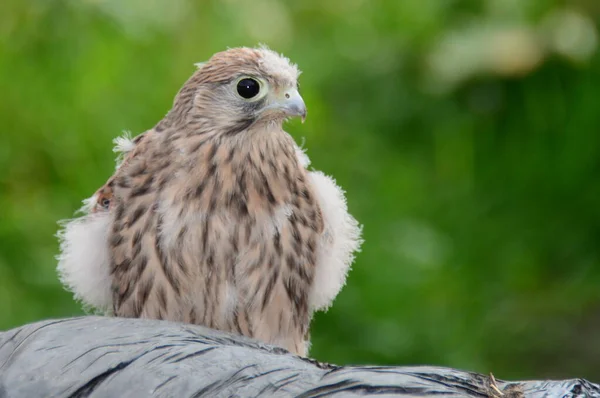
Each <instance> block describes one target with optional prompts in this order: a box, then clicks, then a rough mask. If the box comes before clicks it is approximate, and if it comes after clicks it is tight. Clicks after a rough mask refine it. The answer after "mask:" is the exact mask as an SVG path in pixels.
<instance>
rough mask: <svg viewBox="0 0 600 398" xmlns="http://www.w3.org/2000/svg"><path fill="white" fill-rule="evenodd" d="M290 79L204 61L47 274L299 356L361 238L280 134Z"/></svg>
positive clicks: (269, 58) (93, 302)
mask: <svg viewBox="0 0 600 398" xmlns="http://www.w3.org/2000/svg"><path fill="white" fill-rule="evenodd" d="M298 74H299V71H298V69H297V68H296V66H295V65H293V64H291V63H290V62H289V60H288V59H287V58H284V57H282V56H280V55H278V54H276V53H274V52H272V51H271V50H268V49H266V48H259V49H249V48H237V49H230V50H227V51H224V52H221V53H217V54H215V55H214V56H213V57H212V58H211V59H210V60H209V61H208V62H206V63H204V64H201V65H200V66H199V69H198V71H196V73H194V75H193V76H192V77H191V78H190V79H189V80H188V81H187V82H186V83H185V85H184V86H183V87H182V88H181V90H180V91H179V93H178V94H177V96H176V98H175V101H174V104H173V108H172V109H171V111H170V112H169V113H168V114H167V116H165V118H164V119H163V120H161V121H160V122H159V123H158V124H157V125H156V126H155V127H154V128H153V129H151V130H148V131H146V132H145V133H143V134H142V135H139V136H138V137H136V138H135V139H134V140H132V141H129V140H127V139H120V140H119V142H118V147H119V148H118V149H119V150H120V151H121V152H124V153H123V155H122V158H121V162H120V164H119V166H118V167H117V170H116V172H115V174H114V175H113V176H112V177H111V178H110V179H109V180H108V182H107V183H106V184H105V185H104V186H103V187H102V188H101V189H100V190H98V192H97V193H96V194H95V195H94V196H93V197H92V198H90V199H89V200H88V201H87V205H86V211H87V212H88V214H86V215H84V216H83V217H81V218H79V219H75V220H71V221H69V222H67V223H66V224H65V228H64V229H63V231H62V232H61V238H62V245H61V251H62V254H61V256H60V257H59V260H60V263H59V272H60V274H61V278H62V280H63V282H64V283H65V284H66V285H67V286H68V287H69V288H70V289H71V290H72V291H74V293H75V295H76V297H77V298H78V299H80V300H82V301H83V302H84V303H86V304H87V305H88V306H91V307H95V308H98V309H100V310H103V311H107V312H110V313H112V314H114V315H117V316H125V317H142V318H156V319H168V320H172V321H181V322H188V323H196V324H201V325H205V326H209V327H212V328H215V329H220V330H227V331H232V332H235V333H239V334H243V335H246V336H250V337H254V338H257V339H259V340H262V341H265V342H268V343H271V344H276V345H279V346H282V347H285V348H287V349H288V350H290V351H292V352H295V353H298V354H300V355H305V354H306V352H307V335H308V329H309V325H310V320H311V317H312V313H313V312H314V311H315V310H318V309H323V308H327V307H328V306H329V305H330V303H331V302H332V300H333V298H334V297H335V296H336V295H337V293H338V292H339V290H340V289H341V287H342V285H343V284H344V281H345V276H346V272H347V269H348V267H349V265H350V263H351V261H352V258H353V252H354V251H356V250H357V249H358V246H359V243H360V238H359V235H360V230H359V228H358V226H357V223H356V221H355V220H354V219H353V218H352V217H351V216H350V215H349V214H348V213H347V209H346V204H345V199H344V195H343V192H342V191H341V189H340V188H339V187H337V186H336V185H335V183H334V181H333V180H331V179H330V178H328V177H326V176H325V175H323V174H322V173H319V172H308V171H307V170H306V166H308V158H306V156H305V155H304V153H303V152H302V151H301V150H300V149H299V148H298V147H297V145H296V144H295V142H294V141H293V139H292V138H291V136H290V135H289V134H287V133H286V132H285V131H283V129H282V123H283V121H284V120H285V119H286V118H288V117H292V116H301V117H302V118H304V116H305V115H306V108H305V107H304V102H303V101H302V98H301V97H300V95H299V94H298V91H297V77H298ZM240 87H241V88H240ZM257 87H259V88H257ZM257 90H258V91H257ZM248 96H251V97H249V98H248Z"/></svg>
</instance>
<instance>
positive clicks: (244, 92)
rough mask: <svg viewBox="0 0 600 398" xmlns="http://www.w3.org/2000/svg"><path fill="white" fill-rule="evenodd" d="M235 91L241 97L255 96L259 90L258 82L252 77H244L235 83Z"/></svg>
mask: <svg viewBox="0 0 600 398" xmlns="http://www.w3.org/2000/svg"><path fill="white" fill-rule="evenodd" d="M237 92H238V94H239V95H240V97H242V98H246V99H250V98H253V97H256V96H257V95H258V93H259V92H260V83H258V82H257V81H256V80H255V79H252V78H249V77H247V78H244V79H242V80H240V81H239V82H238V84H237Z"/></svg>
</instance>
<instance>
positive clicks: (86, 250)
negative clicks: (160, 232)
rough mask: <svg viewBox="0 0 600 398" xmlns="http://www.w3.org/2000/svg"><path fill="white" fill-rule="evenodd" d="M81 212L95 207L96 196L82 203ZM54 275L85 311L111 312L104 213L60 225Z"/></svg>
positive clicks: (108, 222)
mask: <svg viewBox="0 0 600 398" xmlns="http://www.w3.org/2000/svg"><path fill="white" fill-rule="evenodd" d="M84 203H86V206H84V208H83V209H82V210H83V211H86V210H87V211H89V209H90V206H93V205H94V204H95V203H96V196H95V195H94V196H92V197H91V198H89V199H87V200H85V201H84ZM61 226H62V229H61V230H60V231H59V232H58V234H57V236H58V238H59V241H60V254H59V255H58V257H57V259H58V267H57V270H58V275H59V277H60V280H61V282H62V283H63V284H64V285H65V287H66V288H67V289H68V290H69V291H71V292H73V295H74V296H75V299H76V300H79V301H81V302H82V303H83V305H84V308H85V309H87V310H90V309H96V310H97V311H99V312H103V313H105V312H108V311H110V310H111V308H112V294H111V278H110V273H109V267H110V264H109V252H108V231H109V227H110V214H109V213H108V212H98V213H89V214H86V215H84V216H82V217H79V218H74V219H71V220H65V221H62V222H61Z"/></svg>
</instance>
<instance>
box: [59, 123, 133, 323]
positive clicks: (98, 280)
mask: <svg viewBox="0 0 600 398" xmlns="http://www.w3.org/2000/svg"><path fill="white" fill-rule="evenodd" d="M113 143H114V144H115V147H114V149H113V151H114V152H116V153H118V156H117V162H116V163H117V168H118V167H119V166H120V165H121V162H122V161H123V157H124V156H125V155H126V154H127V153H128V152H130V151H132V150H133V149H134V148H135V143H134V142H133V140H132V138H131V135H130V134H129V133H127V132H126V133H125V134H124V135H123V136H122V137H117V138H115V139H114V140H113ZM97 199H98V198H97V196H96V195H94V196H92V197H91V198H89V199H86V200H84V201H83V203H84V206H83V207H82V208H81V209H80V210H79V212H81V213H85V214H84V215H83V216H81V217H79V218H74V219H70V220H64V221H61V222H60V226H61V229H60V230H59V231H58V234H57V236H58V239H59V242H60V254H59V255H58V256H57V259H58V267H57V271H58V275H59V278H60V280H61V282H62V283H63V285H64V286H65V287H66V288H67V290H69V291H71V292H72V293H73V295H74V296H75V299H76V300H79V301H81V302H82V303H83V305H84V308H85V309H86V310H92V309H95V310H96V311H98V312H101V313H107V312H110V311H111V310H112V293H111V283H112V282H111V277H110V271H109V270H110V257H109V256H110V254H109V249H108V232H109V228H110V214H109V212H107V211H99V212H96V213H92V209H93V208H94V206H95V205H96V202H97Z"/></svg>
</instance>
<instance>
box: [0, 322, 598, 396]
mask: <svg viewBox="0 0 600 398" xmlns="http://www.w3.org/2000/svg"><path fill="white" fill-rule="evenodd" d="M491 383H493V382H492V380H491V379H490V377H488V376H485V375H480V374H477V373H471V372H464V371H459V370H455V369H448V368H440V367H429V366H423V367H387V366H335V365H328V364H322V363H318V362H315V361H312V360H308V359H305V358H299V357H296V356H293V355H291V354H289V353H287V352H286V351H285V350H283V349H280V348H276V347H270V346H266V345H264V344H261V343H258V342H255V341H253V340H250V339H246V338H243V337H240V336H235V335H231V334H227V333H222V332H218V331H215V330H211V329H207V328H203V327H199V326H193V325H184V324H177V323H170V322H163V321H152V320H141V319H122V318H105V317H81V318H71V319H62V320H50V321H43V322H37V323H33V324H30V325H25V326H23V327H20V328H16V329H12V330H9V331H7V332H3V333H0V397H14V398H22V397H27V398H29V397H88V396H90V397H107V398H115V397H148V396H152V397H256V396H282V397H291V396H294V397H324V396H336V397H338V396H340V397H353V396H363V395H377V396H380V397H381V396H440V395H441V396H444V397H486V396H494V397H496V396H498V397H499V396H502V395H500V394H499V393H498V392H496V388H494V387H495V386H497V388H498V389H499V390H502V392H503V394H504V395H503V396H504V397H517V396H527V397H600V386H598V385H596V384H592V383H590V382H588V381H586V380H582V379H575V380H565V381H526V382H514V383H508V382H503V381H501V380H496V383H497V384H494V385H493V386H492V384H491Z"/></svg>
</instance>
